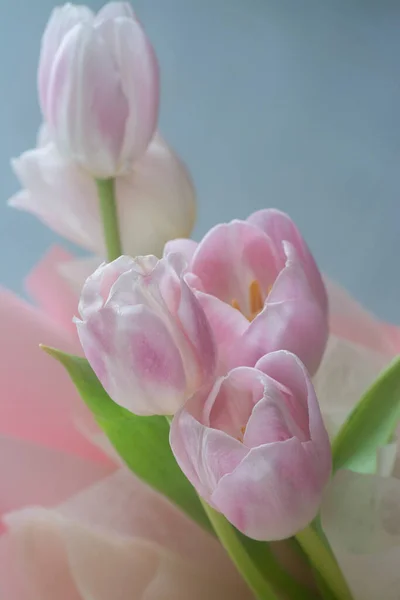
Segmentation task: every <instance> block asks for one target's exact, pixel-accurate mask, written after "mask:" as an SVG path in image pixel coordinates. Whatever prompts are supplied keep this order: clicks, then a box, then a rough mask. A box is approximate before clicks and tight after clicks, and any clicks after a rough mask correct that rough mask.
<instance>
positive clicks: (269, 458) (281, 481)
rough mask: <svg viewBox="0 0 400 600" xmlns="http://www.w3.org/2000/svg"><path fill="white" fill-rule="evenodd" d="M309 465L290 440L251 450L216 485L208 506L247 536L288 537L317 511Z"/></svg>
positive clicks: (316, 491) (303, 451)
mask: <svg viewBox="0 0 400 600" xmlns="http://www.w3.org/2000/svg"><path fill="white" fill-rule="evenodd" d="M307 444H310V442H307ZM307 444H304V446H307ZM315 460H316V457H314V459H313V460H311V461H310V457H309V455H308V452H307V450H306V449H305V448H304V447H303V444H301V442H300V441H299V440H298V439H296V438H291V439H288V440H286V441H284V442H276V443H271V444H266V445H262V446H258V447H257V448H253V449H252V450H250V452H249V453H248V454H247V456H246V457H245V458H244V459H243V460H242V461H241V462H240V463H239V464H238V466H237V467H236V469H235V470H234V471H232V472H230V473H228V474H226V475H225V476H224V477H222V478H221V479H220V480H219V482H218V485H217V486H216V488H215V490H214V492H213V493H212V495H211V503H212V505H213V506H214V507H215V508H216V509H217V510H220V511H222V512H223V513H224V515H225V516H226V518H227V519H228V520H229V521H230V522H231V523H233V525H235V527H237V529H239V530H240V531H242V532H243V533H244V534H245V535H247V536H248V537H251V538H253V539H256V540H280V539H284V538H287V537H290V536H292V535H294V534H295V533H296V532H297V531H299V530H300V529H303V528H304V527H305V526H306V525H307V524H308V523H309V522H310V521H312V519H313V518H314V517H315V515H316V513H317V511H318V508H319V503H320V493H321V485H320V481H319V480H318V477H317V474H316V473H315V470H314V468H313V464H314V463H315Z"/></svg>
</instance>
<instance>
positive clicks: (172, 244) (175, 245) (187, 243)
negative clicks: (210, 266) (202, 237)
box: [163, 238, 198, 265]
mask: <svg viewBox="0 0 400 600" xmlns="http://www.w3.org/2000/svg"><path fill="white" fill-rule="evenodd" d="M197 246H198V243H197V242H195V241H194V240H189V239H187V238H178V239H176V240H169V241H168V242H167V243H166V244H165V246H164V253H163V256H168V254H173V253H174V252H179V254H182V255H183V256H184V257H185V259H186V261H187V264H188V265H189V264H190V263H191V261H192V258H193V255H194V253H195V252H196V249H197Z"/></svg>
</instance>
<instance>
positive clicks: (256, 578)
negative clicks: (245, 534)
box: [201, 500, 278, 600]
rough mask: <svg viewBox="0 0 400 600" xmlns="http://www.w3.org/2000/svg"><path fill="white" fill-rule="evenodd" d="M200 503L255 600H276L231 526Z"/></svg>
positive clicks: (216, 513)
mask: <svg viewBox="0 0 400 600" xmlns="http://www.w3.org/2000/svg"><path fill="white" fill-rule="evenodd" d="M201 503H202V505H203V507H204V510H205V512H206V514H207V516H208V518H209V519H210V521H211V524H212V526H213V527H214V530H215V533H216V534H217V536H218V538H219V540H220V542H221V544H222V545H223V547H224V548H225V550H226V552H227V553H228V555H229V557H230V558H231V560H232V562H233V563H234V564H235V566H236V568H237V570H238V571H239V573H240V574H241V575H242V577H243V579H244V580H245V581H246V583H247V585H248V586H249V588H250V589H251V590H252V591H253V593H254V595H255V597H256V598H257V600H277V598H278V597H277V596H276V594H275V593H274V591H273V589H272V588H271V586H270V585H269V583H268V582H267V581H266V580H265V579H264V577H263V576H262V575H261V573H260V571H259V570H258V569H257V567H256V566H255V565H254V563H253V561H252V560H251V558H250V557H249V555H248V554H247V552H246V550H245V549H244V547H243V546H242V544H241V542H240V541H239V538H238V537H237V535H236V533H235V530H234V528H233V527H232V525H231V524H230V523H229V522H228V521H227V520H226V519H225V517H224V516H223V515H221V514H220V513H218V512H217V511H215V510H214V509H213V508H211V506H209V505H208V504H206V502H204V501H203V500H201Z"/></svg>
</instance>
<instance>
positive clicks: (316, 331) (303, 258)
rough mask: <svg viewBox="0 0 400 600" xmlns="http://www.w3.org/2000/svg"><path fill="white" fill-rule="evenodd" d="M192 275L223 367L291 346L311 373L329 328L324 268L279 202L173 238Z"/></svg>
mask: <svg viewBox="0 0 400 600" xmlns="http://www.w3.org/2000/svg"><path fill="white" fill-rule="evenodd" d="M176 251H180V252H182V253H183V254H184V255H185V257H186V259H187V261H188V264H189V266H188V269H187V275H186V277H187V281H188V282H189V283H190V284H191V285H192V286H193V288H194V289H196V290H197V296H198V298H199V300H200V301H201V303H202V306H203V308H204V310H205V312H206V315H207V317H208V319H209V320H210V323H211V324H212V328H213V331H214V332H215V335H216V339H217V342H218V346H219V352H220V359H221V362H222V363H223V368H224V369H226V368H231V367H233V366H239V365H248V366H254V364H255V363H256V361H257V360H258V359H259V358H260V357H261V356H263V355H264V354H266V353H268V352H271V351H274V350H281V349H284V350H289V351H291V352H293V353H294V354H296V355H297V356H299V357H300V359H301V360H302V361H303V362H304V364H305V365H306V367H307V368H308V369H309V371H310V372H311V373H314V372H315V371H316V369H317V368H318V365H319V363H320V361H321V358H322V354H323V352H324V349H325V344H326V340H327V335H328V323H327V318H328V317H327V299H326V292H325V287H324V284H323V282H322V279H321V275H320V273H319V271H318V268H317V266H316V264H315V261H314V259H313V258H312V255H311V253H310V251H309V250H308V248H307V246H306V244H305V242H304V240H303V239H302V237H301V235H300V233H299V231H298V230H297V228H296V226H295V225H294V223H293V222H292V221H291V220H290V218H289V217H288V216H287V215H285V214H284V213H281V212H279V211H277V210H272V209H270V210H262V211H259V212H257V213H254V214H253V215H251V216H250V217H249V218H248V220H247V221H232V222H231V223H228V224H221V225H217V226H216V227H214V228H213V229H211V230H210V231H209V232H208V233H207V234H206V236H205V237H204V238H203V240H202V241H201V242H200V243H199V244H196V243H195V242H193V241H191V240H173V241H171V242H169V243H168V244H167V245H166V247H165V250H164V253H165V254H166V255H167V254H168V253H169V252H176Z"/></svg>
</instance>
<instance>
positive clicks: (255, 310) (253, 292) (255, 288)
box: [231, 279, 264, 321]
mask: <svg viewBox="0 0 400 600" xmlns="http://www.w3.org/2000/svg"><path fill="white" fill-rule="evenodd" d="M231 305H232V306H233V308H236V309H237V310H240V312H241V313H243V314H244V316H245V317H247V319H248V320H249V321H252V320H253V319H255V318H256V316H257V315H258V314H259V313H260V312H261V311H262V309H263V308H264V298H263V293H262V290H261V286H260V284H259V282H258V281H257V280H256V279H254V281H252V282H251V284H250V285H249V307H250V311H249V315H246V313H245V312H244V311H243V310H241V308H240V304H239V302H238V301H237V300H236V298H234V299H233V300H232V302H231Z"/></svg>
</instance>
